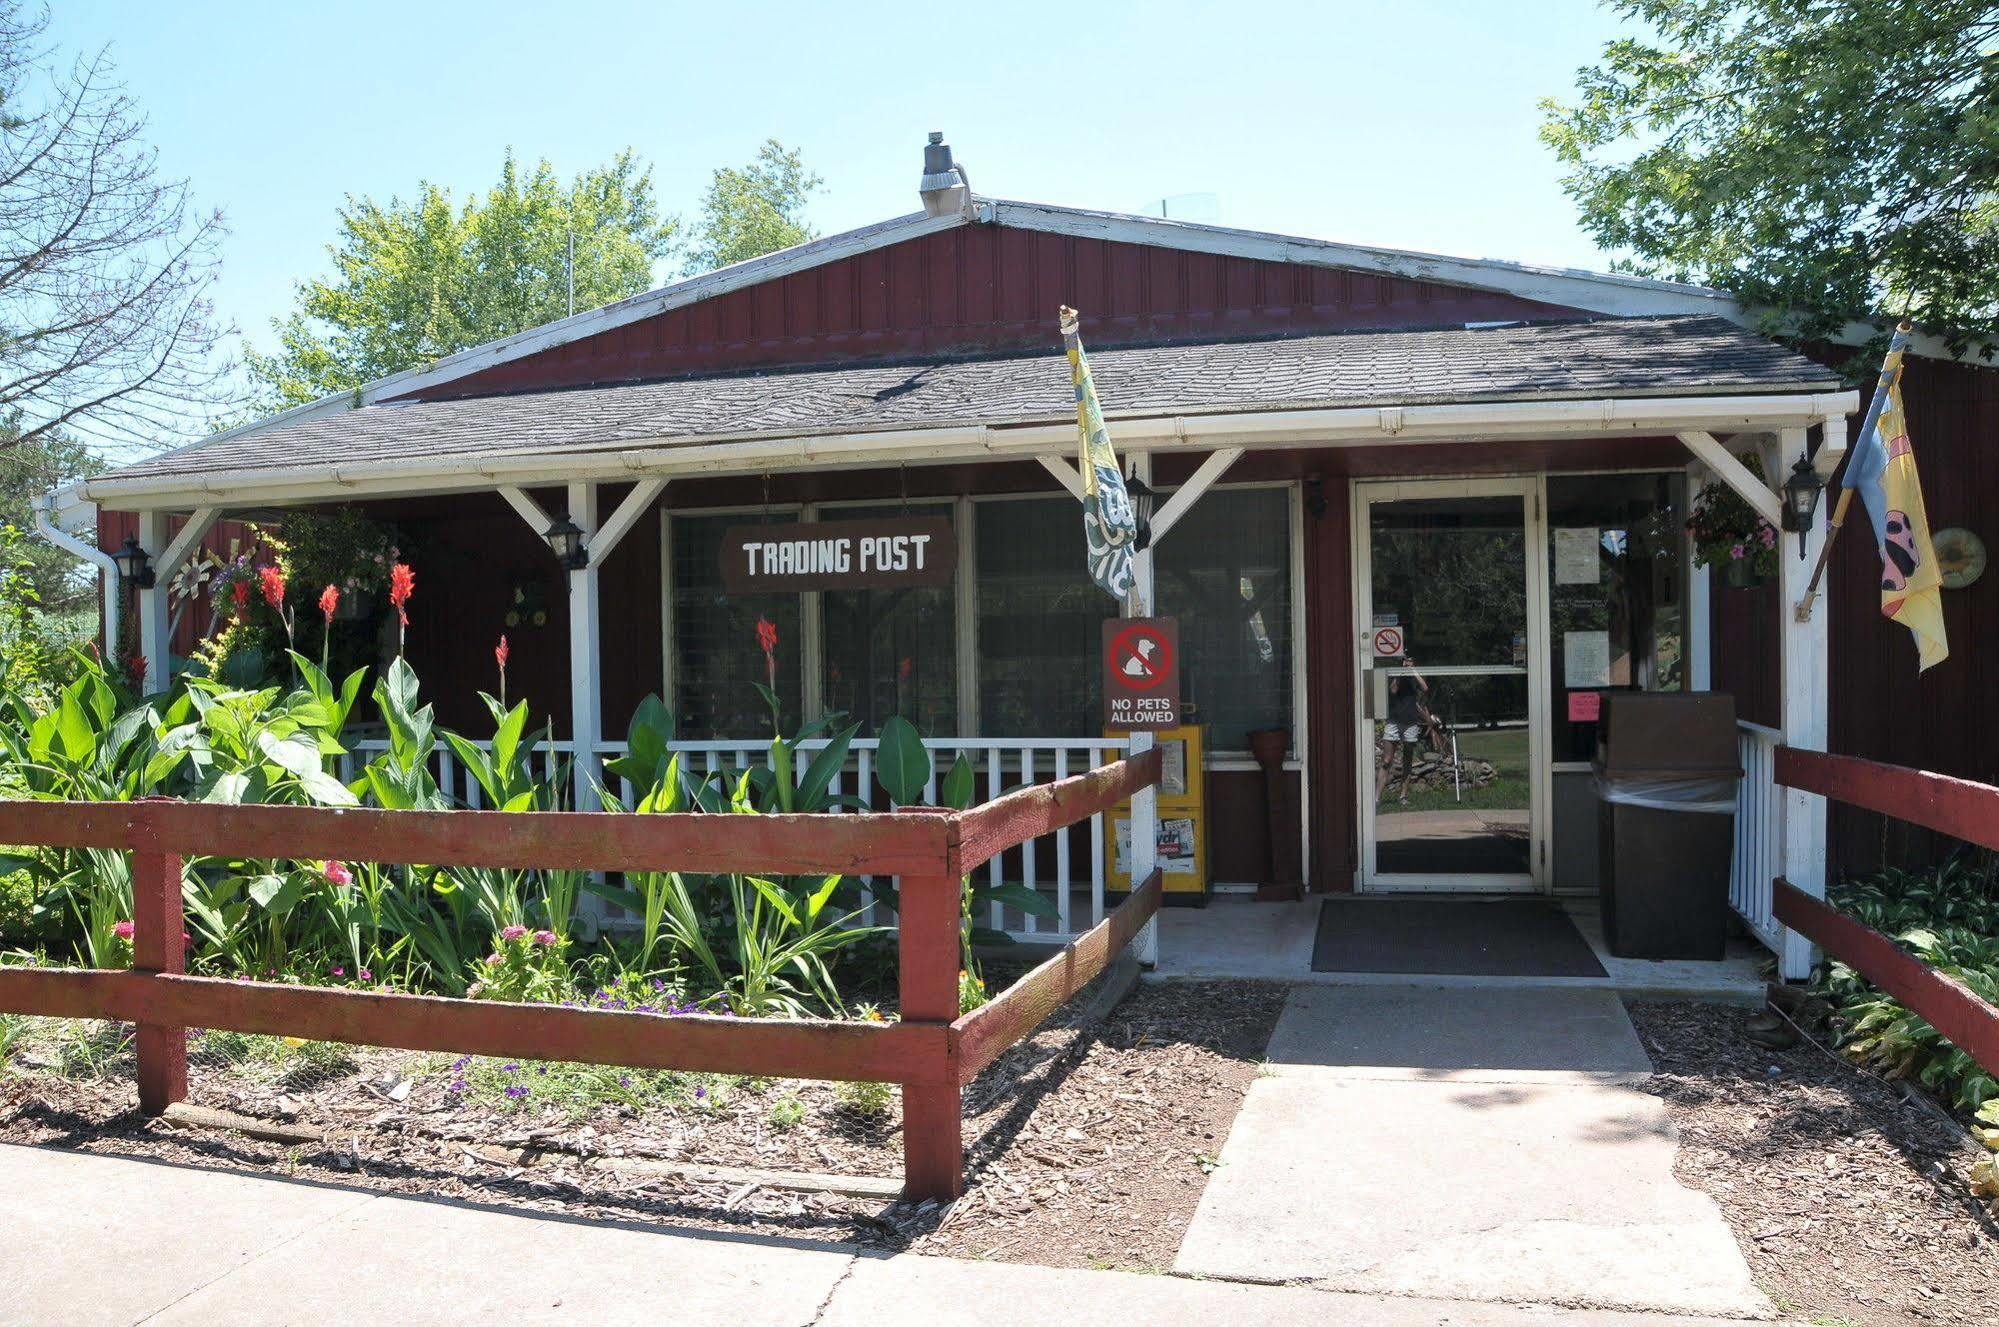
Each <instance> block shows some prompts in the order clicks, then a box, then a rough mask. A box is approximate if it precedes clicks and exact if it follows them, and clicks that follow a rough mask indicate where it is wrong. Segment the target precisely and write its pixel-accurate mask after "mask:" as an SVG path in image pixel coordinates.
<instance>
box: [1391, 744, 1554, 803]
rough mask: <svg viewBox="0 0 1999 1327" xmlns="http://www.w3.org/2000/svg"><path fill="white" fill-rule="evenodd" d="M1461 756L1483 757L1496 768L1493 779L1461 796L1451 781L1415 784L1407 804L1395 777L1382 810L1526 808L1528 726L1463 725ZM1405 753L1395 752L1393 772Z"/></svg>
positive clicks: (1463, 757)
mask: <svg viewBox="0 0 1999 1327" xmlns="http://www.w3.org/2000/svg"><path fill="white" fill-rule="evenodd" d="M1457 736H1458V756H1459V758H1460V759H1462V760H1465V761H1467V762H1469V761H1473V760H1484V761H1488V762H1490V763H1491V765H1492V767H1493V769H1494V771H1495V772H1496V775H1495V777H1494V778H1493V780H1492V782H1490V783H1488V784H1485V785H1484V786H1482V787H1477V788H1473V787H1466V788H1465V789H1463V792H1462V796H1460V795H1459V794H1458V793H1457V792H1455V791H1453V790H1452V789H1451V788H1450V787H1449V786H1448V785H1446V786H1444V787H1439V788H1421V787H1416V786H1414V785H1412V786H1411V787H1410V789H1409V803H1408V805H1407V806H1406V807H1405V806H1403V805H1402V804H1401V803H1399V802H1397V801H1396V800H1395V786H1396V781H1395V778H1393V777H1391V778H1390V779H1389V781H1388V784H1387V786H1386V788H1385V789H1384V791H1383V793H1382V798H1381V801H1380V803H1379V806H1380V807H1381V809H1382V814H1384V815H1392V814H1394V813H1395V812H1398V811H1405V810H1406V811H1450V810H1466V811H1525V810H1526V809H1527V806H1528V778H1527V771H1528V764H1527V729H1526V728H1525V727H1519V728H1463V729H1459V730H1458V735H1457ZM1401 767H1402V753H1401V752H1400V751H1397V752H1396V754H1395V766H1394V773H1395V774H1396V775H1399V774H1400V772H1401Z"/></svg>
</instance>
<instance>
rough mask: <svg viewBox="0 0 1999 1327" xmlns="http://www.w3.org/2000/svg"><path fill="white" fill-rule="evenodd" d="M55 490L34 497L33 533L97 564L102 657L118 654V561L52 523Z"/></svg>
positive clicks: (73, 554)
mask: <svg viewBox="0 0 1999 1327" xmlns="http://www.w3.org/2000/svg"><path fill="white" fill-rule="evenodd" d="M55 501H56V500H55V494H53V493H44V494H42V495H41V496H40V497H38V498H36V499H35V502H34V507H35V533H36V534H38V535H40V536H41V537H42V538H44V539H46V540H48V541H49V542H50V543H51V544H54V545H55V546H56V547H57V548H60V549H61V550H62V551H63V552H65V553H68V554H71V555H72V556H74V557H80V558H82V559H83V560H84V561H85V562H89V563H91V564H93V565H95V566H96V567H97V569H98V570H99V571H100V572H102V573H103V575H104V589H103V599H104V657H105V658H106V659H107V660H110V659H116V658H117V657H118V564H117V563H116V562H115V561H113V560H112V557H111V555H110V554H109V553H107V552H105V551H104V550H103V549H101V548H99V547H98V546H97V545H96V544H95V543H85V542H84V541H83V540H81V539H79V538H77V537H76V536H75V535H73V534H71V533H70V532H69V531H67V530H64V529H62V528H61V527H60V526H58V525H57V524H56V523H55V519H54V512H55Z"/></svg>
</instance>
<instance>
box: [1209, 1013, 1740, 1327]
mask: <svg viewBox="0 0 1999 1327" xmlns="http://www.w3.org/2000/svg"><path fill="white" fill-rule="evenodd" d="M1651 1069H1652V1066H1651V1062H1650V1060H1649V1059H1648V1058H1647V1057H1646V1055H1645V1051H1644V1048H1643V1047H1642V1046H1640V1045H1639V1043H1638V1037H1637V1033H1636V1032H1635V1031H1634V1030H1633V1028H1632V1026H1631V1021H1630V1019H1629V1018H1628V1017H1626V1015H1625V1013H1624V1008H1623V1006H1622V1004H1621V1003H1619V1001H1618V999H1617V998H1616V996H1614V995H1612V994H1610V993H1608V992H1604V991H1574V990H1523V989H1493V990H1466V989H1462V988H1426V987H1418V986H1405V987H1400V988H1390V987H1357V986H1348V987H1328V986H1301V987H1298V988H1295V989H1294V990H1293V992H1292V995H1291V999H1290V1001H1289V1002H1288V1003H1287V1004H1286V1006H1285V1009H1284V1014H1283V1016H1282V1018H1281V1019H1280V1020H1279V1021H1278V1025H1277V1030H1276V1033H1275V1035H1274V1036H1273V1038H1272V1040H1271V1044H1270V1064H1269V1066H1268V1069H1267V1070H1266V1072H1265V1074H1264V1075H1263V1076H1262V1077H1260V1078H1258V1079H1257V1081H1256V1082H1254V1083H1253V1084H1252V1085H1251V1087H1250V1091H1249V1096H1248V1099H1247V1100H1246V1101H1245V1103H1244V1107H1243V1111H1242V1114H1241V1115H1240V1116H1238V1117H1237V1119H1236V1122H1235V1126H1234V1128H1233V1129H1232V1131H1231V1132H1230V1134H1229V1137H1228V1141H1227V1143H1226V1145H1225V1146H1224V1147H1223V1149H1222V1154H1221V1162H1222V1164H1221V1168H1220V1169H1219V1170H1218V1171H1217V1172H1216V1173H1215V1175H1214V1176H1213V1178H1212V1179H1210V1180H1209V1183H1208V1188H1207V1191H1206V1193H1205V1194H1204V1195H1203V1197H1202V1199H1201V1205H1200V1209H1199V1211H1198V1212H1197V1213H1196V1214H1195V1217H1194V1222H1193V1225H1192V1227H1191V1228H1190V1229H1189V1230H1188V1232H1187V1237H1186V1239H1185V1241H1184V1242H1183V1243H1182V1245H1181V1248H1180V1256H1179V1259H1178V1260H1177V1262H1176V1263H1175V1265H1174V1271H1176V1272H1178V1273H1181V1274H1184V1275H1200V1276H1213V1277H1222V1278H1227V1279H1229V1280H1235V1281H1259V1282H1267V1283H1284V1284H1310V1285H1314V1286H1318V1287H1322V1288H1325V1289H1331V1290H1338V1291H1347V1292H1357V1293H1366V1294H1380V1295H1412V1296H1422V1297H1431V1298H1436V1299H1456V1300H1471V1301H1484V1302H1514V1303H1523V1302H1534V1303H1553V1304H1564V1305H1572V1306H1577V1307H1588V1308H1609V1309H1626V1310H1652V1311H1665V1312H1676V1313H1693V1314H1712V1315H1717V1316H1724V1317H1768V1316H1769V1315H1770V1314H1771V1312H1772V1310H1771V1306H1770V1303H1769V1301H1768V1300H1767V1299H1766V1298H1765V1297H1764V1296H1763V1294H1762V1293H1761V1292H1760V1291H1759V1290H1757V1288H1756V1286H1755V1284H1754V1282H1753V1281H1752V1280H1751V1279H1750V1275H1749V1268H1748V1265H1747V1264H1746V1263H1745V1262H1744V1261H1743V1258H1742V1254H1741V1252H1740V1251H1739V1250H1738V1249H1737V1247H1736V1244H1735V1238H1734V1236H1733V1235H1732V1234H1731V1233H1730V1231H1729V1228H1728V1226H1727V1224H1726V1222H1724V1221H1723V1219H1722V1216H1721V1213H1720V1211H1719V1209H1718V1208H1716V1206H1715V1205H1714V1203H1713V1202H1712V1201H1711V1200H1710V1199H1708V1198H1707V1197H1706V1196H1705V1195H1702V1194H1698V1193H1695V1192H1694V1191H1692V1190H1690V1189H1687V1188H1685V1187H1683V1186H1681V1185H1680V1184H1679V1182H1678V1181H1677V1180H1675V1179H1674V1178H1673V1173H1672V1167H1673V1152H1674V1136H1673V1128H1672V1124H1671V1121H1670V1120H1669V1118H1668V1117H1667V1115H1666V1111H1665V1107H1664V1105H1663V1104H1662V1103H1661V1102H1660V1101H1659V1100H1658V1099H1657V1098H1654V1097H1652V1096H1649V1095H1647V1094H1645V1093H1643V1092H1640V1091H1638V1090H1636V1089H1635V1088H1634V1087H1633V1086H1631V1085H1632V1084H1633V1083H1635V1082H1638V1081H1642V1080H1643V1079H1644V1078H1645V1077H1646V1076H1647V1075H1649V1074H1650V1073H1651Z"/></svg>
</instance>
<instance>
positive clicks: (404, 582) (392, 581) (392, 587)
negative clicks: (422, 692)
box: [389, 562, 416, 658]
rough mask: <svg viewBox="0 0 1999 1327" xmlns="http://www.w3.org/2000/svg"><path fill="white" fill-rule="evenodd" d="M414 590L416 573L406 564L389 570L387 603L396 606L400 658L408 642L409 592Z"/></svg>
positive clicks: (398, 656) (399, 564)
mask: <svg viewBox="0 0 1999 1327" xmlns="http://www.w3.org/2000/svg"><path fill="white" fill-rule="evenodd" d="M414 589H416V573H415V572H414V571H411V570H410V564H409V563H407V562H398V563H397V564H396V565H395V566H393V567H390V568H389V602H390V603H392V604H394V605H395V606H396V657H397V658H401V657H402V653H403V646H404V645H406V644H408V642H409V631H410V610H409V602H410V591H412V590H414Z"/></svg>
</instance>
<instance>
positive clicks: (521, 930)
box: [500, 926, 528, 940]
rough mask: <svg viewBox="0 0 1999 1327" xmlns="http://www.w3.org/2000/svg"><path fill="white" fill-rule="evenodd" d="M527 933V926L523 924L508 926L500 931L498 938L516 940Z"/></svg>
mask: <svg viewBox="0 0 1999 1327" xmlns="http://www.w3.org/2000/svg"><path fill="white" fill-rule="evenodd" d="M527 933H528V928H527V927H525V926H509V927H507V928H506V929H505V930H503V931H501V932H500V938H501V939H502V940H518V939H520V938H521V937H522V936H524V935H526V934H527Z"/></svg>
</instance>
